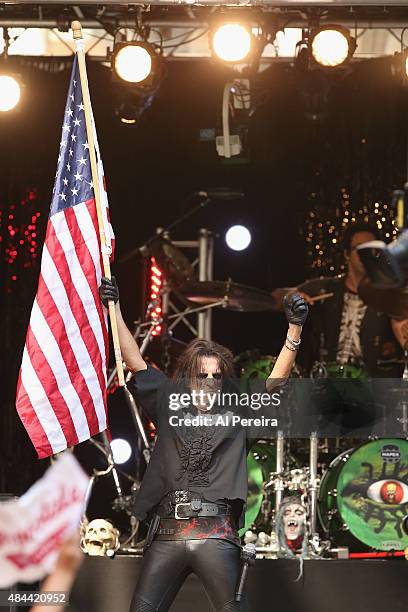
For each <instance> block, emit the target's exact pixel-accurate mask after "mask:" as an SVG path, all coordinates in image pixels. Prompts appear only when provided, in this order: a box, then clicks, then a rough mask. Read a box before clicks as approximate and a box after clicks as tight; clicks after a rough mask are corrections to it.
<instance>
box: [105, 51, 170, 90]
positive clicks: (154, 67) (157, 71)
mask: <svg viewBox="0 0 408 612" xmlns="http://www.w3.org/2000/svg"><path fill="white" fill-rule="evenodd" d="M111 66H112V71H113V74H114V76H115V78H116V79H117V80H119V81H120V82H121V83H126V84H127V85H129V86H133V87H135V88H136V89H137V90H138V91H142V92H143V93H151V92H153V91H155V90H156V89H157V88H158V86H159V83H160V79H161V67H162V61H161V56H160V55H159V53H158V52H157V49H156V47H154V45H151V44H150V43H147V42H144V41H138V42H130V43H116V44H115V46H114V49H113V53H112V55H111Z"/></svg>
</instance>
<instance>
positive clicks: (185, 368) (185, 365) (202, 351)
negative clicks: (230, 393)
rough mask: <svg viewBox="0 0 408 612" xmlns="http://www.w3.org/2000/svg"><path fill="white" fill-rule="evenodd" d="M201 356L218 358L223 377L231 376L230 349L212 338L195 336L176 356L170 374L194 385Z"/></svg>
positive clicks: (178, 379)
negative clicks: (176, 358) (175, 362)
mask: <svg viewBox="0 0 408 612" xmlns="http://www.w3.org/2000/svg"><path fill="white" fill-rule="evenodd" d="M202 357H215V358H216V359H218V363H219V365H220V371H221V374H222V377H223V378H227V377H231V376H233V371H234V366H233V359H234V356H233V354H232V353H231V351H230V350H229V349H227V348H226V347H225V346H222V345H221V344H218V343H217V342H214V341H213V340H202V339H200V338H197V339H196V340H192V341H191V342H190V343H189V344H188V345H187V346H186V348H185V349H184V351H183V352H182V354H181V355H180V357H179V358H178V360H177V364H176V367H175V370H174V373H173V376H172V378H173V380H175V381H181V380H182V379H185V380H188V381H189V382H190V383H192V384H193V385H195V384H196V383H197V378H198V377H197V375H198V374H199V372H200V371H201V365H200V360H201V358H202Z"/></svg>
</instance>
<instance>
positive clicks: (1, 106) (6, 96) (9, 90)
mask: <svg viewBox="0 0 408 612" xmlns="http://www.w3.org/2000/svg"><path fill="white" fill-rule="evenodd" d="M20 96H21V87H20V84H19V82H18V81H17V80H16V79H15V78H13V77H12V76H9V75H6V74H2V75H0V111H1V112H3V113H6V112H8V111H10V110H12V109H13V108H15V107H16V106H17V104H18V103H19V101H20Z"/></svg>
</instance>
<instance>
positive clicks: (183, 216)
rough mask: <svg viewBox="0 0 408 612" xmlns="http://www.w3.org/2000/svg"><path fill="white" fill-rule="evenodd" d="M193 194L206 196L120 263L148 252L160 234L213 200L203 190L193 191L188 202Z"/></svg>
mask: <svg viewBox="0 0 408 612" xmlns="http://www.w3.org/2000/svg"><path fill="white" fill-rule="evenodd" d="M193 196H199V197H201V198H204V199H203V200H202V201H201V202H200V203H199V204H198V205H197V206H195V207H194V208H192V209H191V210H189V211H188V212H186V213H183V214H182V215H180V216H179V217H177V218H176V220H175V221H172V223H170V224H169V225H167V226H166V227H163V228H161V229H160V231H159V232H157V234H153V235H152V236H150V238H148V240H146V242H145V243H144V244H142V246H140V247H136V248H135V249H133V250H132V251H130V253H128V254H127V255H125V256H124V257H122V259H120V260H119V263H121V264H122V263H126V262H127V261H129V259H132V257H134V256H135V255H137V254H138V253H142V255H143V254H144V252H146V249H147V248H148V247H149V245H150V244H151V243H152V242H153V241H154V240H156V239H157V238H159V237H160V236H163V235H166V233H167V232H170V230H172V229H174V228H175V227H177V225H180V223H182V222H183V221H185V220H186V219H188V218H189V217H192V216H193V215H195V214H196V213H197V212H198V211H199V210H201V209H202V208H205V207H206V206H207V205H208V204H209V203H210V202H211V201H212V198H210V197H208V195H207V194H206V192H201V191H200V192H196V193H193V194H190V195H189V196H188V197H187V198H186V200H185V201H186V202H188V200H190V198H192V197H193Z"/></svg>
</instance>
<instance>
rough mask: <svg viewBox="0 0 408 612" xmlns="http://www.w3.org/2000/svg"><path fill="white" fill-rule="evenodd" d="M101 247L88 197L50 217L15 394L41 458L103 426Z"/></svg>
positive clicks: (104, 331) (104, 332)
mask: <svg viewBox="0 0 408 612" xmlns="http://www.w3.org/2000/svg"><path fill="white" fill-rule="evenodd" d="M107 233H108V234H110V236H111V237H112V233H111V228H109V230H108V232H107ZM100 253H101V248H100V239H99V230H98V221H97V214H96V207H95V202H94V200H90V201H88V202H83V203H81V204H77V205H75V206H73V207H71V208H68V209H66V210H64V211H61V212H58V213H56V214H54V215H53V216H51V217H50V219H49V221H48V227H47V234H46V239H45V244H44V249H43V254H42V261H41V273H40V279H39V285H38V291H37V295H36V298H35V301H34V305H33V308H32V312H31V318H30V324H29V329H28V332H27V338H26V345H25V348H24V354H23V360H22V364H21V371H20V376H19V382H18V387H17V399H16V406H17V410H18V413H19V415H20V418H21V420H22V422H23V424H24V426H25V427H26V429H27V432H28V434H29V436H30V438H31V440H32V442H33V444H34V446H35V447H36V450H37V453H38V456H39V457H40V458H42V457H47V456H49V455H51V454H54V453H57V452H60V451H62V450H64V449H65V448H67V447H68V446H73V445H75V444H78V443H79V442H82V441H84V440H87V439H88V438H90V437H92V436H94V435H96V434H97V433H99V432H102V431H104V430H105V429H106V427H107V418H106V367H107V357H108V327H107V317H106V311H105V309H104V308H103V306H102V304H101V302H100V299H99V295H98V287H99V285H100V280H101V276H102V267H101V254H100Z"/></svg>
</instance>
